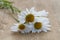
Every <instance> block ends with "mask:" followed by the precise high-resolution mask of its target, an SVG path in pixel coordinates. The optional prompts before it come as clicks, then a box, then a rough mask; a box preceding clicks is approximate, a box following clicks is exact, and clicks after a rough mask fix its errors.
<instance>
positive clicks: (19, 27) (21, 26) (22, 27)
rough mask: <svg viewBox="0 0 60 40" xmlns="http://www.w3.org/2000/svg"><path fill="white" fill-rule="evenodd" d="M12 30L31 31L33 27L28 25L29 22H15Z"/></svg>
mask: <svg viewBox="0 0 60 40" xmlns="http://www.w3.org/2000/svg"><path fill="white" fill-rule="evenodd" d="M11 31H13V32H21V33H29V32H30V31H31V29H30V28H29V27H28V24H20V23H18V24H15V25H14V26H12V27H11Z"/></svg>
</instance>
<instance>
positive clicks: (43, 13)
mask: <svg viewBox="0 0 60 40" xmlns="http://www.w3.org/2000/svg"><path fill="white" fill-rule="evenodd" d="M38 13H39V15H40V16H48V12H46V11H45V10H42V11H39V12H38Z"/></svg>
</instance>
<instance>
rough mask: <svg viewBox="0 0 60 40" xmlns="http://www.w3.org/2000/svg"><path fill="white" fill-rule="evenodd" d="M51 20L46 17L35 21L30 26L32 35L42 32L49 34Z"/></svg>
mask: <svg viewBox="0 0 60 40" xmlns="http://www.w3.org/2000/svg"><path fill="white" fill-rule="evenodd" d="M49 23H50V22H49V19H48V18H45V17H40V18H37V19H36V20H35V22H34V23H31V24H30V28H31V30H32V33H36V32H37V33H40V32H41V31H44V32H47V31H48V30H50V26H51V25H50V24H49Z"/></svg>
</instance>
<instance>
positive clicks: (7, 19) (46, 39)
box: [0, 0, 60, 40]
mask: <svg viewBox="0 0 60 40" xmlns="http://www.w3.org/2000/svg"><path fill="white" fill-rule="evenodd" d="M11 1H13V2H14V6H16V7H17V8H19V9H21V10H25V8H31V7H35V8H36V10H43V9H45V10H47V11H48V12H49V16H48V17H49V19H50V22H51V25H52V26H51V29H52V30H51V31H50V32H47V33H44V32H42V33H39V34H37V33H36V34H32V33H31V34H19V33H13V32H11V31H10V27H11V26H12V25H13V24H14V23H17V22H16V21H15V20H14V19H13V18H12V16H11V12H9V11H7V10H2V9H0V40H60V18H59V17H60V0H11Z"/></svg>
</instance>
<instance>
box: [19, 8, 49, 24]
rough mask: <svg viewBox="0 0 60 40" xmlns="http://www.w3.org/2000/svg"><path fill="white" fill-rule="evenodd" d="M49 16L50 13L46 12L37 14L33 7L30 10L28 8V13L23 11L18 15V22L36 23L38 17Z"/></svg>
mask: <svg viewBox="0 0 60 40" xmlns="http://www.w3.org/2000/svg"><path fill="white" fill-rule="evenodd" d="M47 15H48V12H46V11H45V10H42V11H39V12H37V11H36V10H35V8H34V7H32V8H31V9H30V10H28V9H27V8H26V11H22V12H21V13H20V14H18V20H19V21H20V23H25V22H34V20H35V18H36V17H44V16H45V17H46V16H47Z"/></svg>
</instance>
